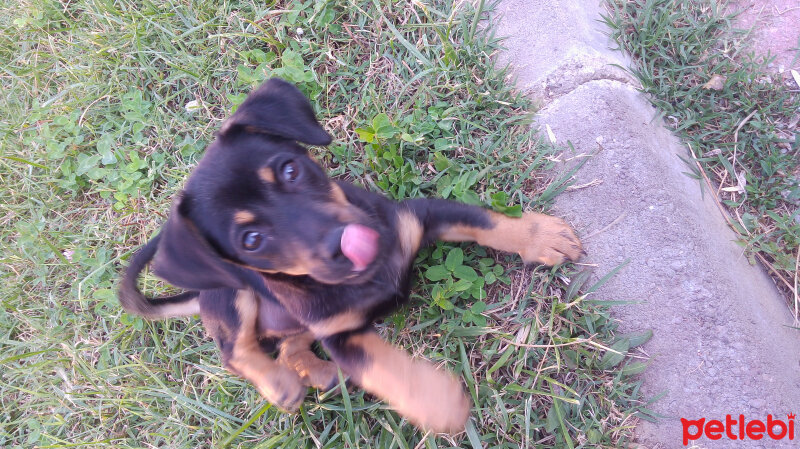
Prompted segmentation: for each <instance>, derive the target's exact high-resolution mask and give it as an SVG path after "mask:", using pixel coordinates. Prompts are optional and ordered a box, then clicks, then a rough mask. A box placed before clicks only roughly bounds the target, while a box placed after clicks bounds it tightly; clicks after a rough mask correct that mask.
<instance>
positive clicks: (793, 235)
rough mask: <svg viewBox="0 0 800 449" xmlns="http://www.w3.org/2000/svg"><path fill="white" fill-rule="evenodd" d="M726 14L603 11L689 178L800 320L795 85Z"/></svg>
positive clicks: (681, 2) (720, 9)
mask: <svg viewBox="0 0 800 449" xmlns="http://www.w3.org/2000/svg"><path fill="white" fill-rule="evenodd" d="M733 19H734V16H732V15H730V14H728V13H726V12H725V7H724V5H723V4H721V3H718V2H705V1H696V0H642V1H637V2H625V1H617V0H612V1H610V2H609V14H608V16H607V17H606V18H605V20H606V22H607V23H608V25H609V26H610V28H611V29H612V37H613V38H614V39H615V40H616V42H617V43H618V44H619V45H620V47H621V48H622V49H623V50H625V51H626V52H628V53H630V54H631V55H633V57H634V58H635V59H636V62H637V68H636V69H634V70H633V74H634V75H635V76H636V78H637V79H638V80H639V81H640V82H641V84H642V90H643V91H644V92H646V93H647V94H648V98H649V99H650V101H651V102H652V103H653V105H654V106H655V107H656V108H657V109H658V110H659V111H661V114H662V115H663V116H664V118H665V119H666V122H667V124H669V125H670V126H672V127H673V129H674V130H675V131H676V132H677V133H678V135H679V136H680V137H681V138H682V139H683V140H684V141H685V142H687V143H688V145H689V147H690V149H691V151H692V157H691V158H690V160H688V161H687V162H688V163H689V166H690V167H691V168H692V171H693V176H695V177H696V178H697V179H699V180H700V181H701V182H702V183H703V184H704V187H706V190H705V193H706V194H710V195H713V196H714V197H715V198H716V199H717V201H718V204H720V205H721V208H723V209H724V211H723V213H724V214H725V216H726V217H727V219H728V223H729V224H730V226H731V227H732V228H733V229H734V230H735V231H736V233H737V234H738V236H739V243H740V244H741V246H742V247H743V249H744V250H745V254H746V255H747V256H748V258H749V259H750V261H751V263H754V264H755V263H757V262H760V263H763V264H764V266H765V267H766V268H767V269H768V270H769V272H770V274H771V275H772V277H773V279H774V280H775V284H776V285H777V286H778V288H779V289H780V290H781V291H782V292H783V293H784V294H785V295H786V297H787V298H788V301H789V303H790V308H791V309H792V310H793V312H794V315H795V319H796V320H800V312H798V310H800V297H799V296H798V271H800V138H799V137H798V135H799V134H798V132H797V131H798V127H797V114H798V111H800V95H799V94H798V86H797V85H796V83H795V81H794V80H793V79H792V77H791V76H790V75H789V73H788V72H787V73H786V74H776V73H772V72H770V71H769V70H767V65H768V63H769V58H766V57H756V56H755V55H754V54H753V53H752V52H751V51H749V50H748V45H747V42H746V37H747V35H746V33H744V32H742V30H736V29H735V28H734V25H733V23H732V22H733Z"/></svg>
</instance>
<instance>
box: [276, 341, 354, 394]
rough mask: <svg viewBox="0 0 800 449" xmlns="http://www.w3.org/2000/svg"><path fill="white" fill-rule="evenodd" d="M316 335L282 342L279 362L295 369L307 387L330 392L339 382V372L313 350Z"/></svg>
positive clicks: (333, 365) (332, 364) (334, 365)
mask: <svg viewBox="0 0 800 449" xmlns="http://www.w3.org/2000/svg"><path fill="white" fill-rule="evenodd" d="M314 340H315V338H314V335H312V334H311V332H305V333H302V334H299V335H294V336H291V337H287V338H285V339H284V340H283V341H281V344H280V349H279V351H280V352H279V353H278V362H279V363H281V364H283V365H285V366H287V367H289V368H291V369H293V370H294V371H295V372H296V373H297V374H298V375H299V376H300V378H301V379H302V381H303V383H304V384H305V385H308V386H309V387H314V388H317V389H320V390H324V391H327V390H330V389H331V388H333V387H334V386H335V385H336V384H337V383H338V382H339V370H338V368H337V367H336V364H335V363H333V362H327V361H325V360H322V359H320V358H319V357H317V355H316V354H314V352H313V351H312V350H311V344H312V343H314Z"/></svg>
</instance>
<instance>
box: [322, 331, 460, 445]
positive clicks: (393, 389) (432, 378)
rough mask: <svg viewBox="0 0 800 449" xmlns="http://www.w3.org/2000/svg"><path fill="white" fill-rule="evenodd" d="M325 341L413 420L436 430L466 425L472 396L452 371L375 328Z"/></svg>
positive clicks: (355, 376)
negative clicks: (409, 350) (389, 339)
mask: <svg viewBox="0 0 800 449" xmlns="http://www.w3.org/2000/svg"><path fill="white" fill-rule="evenodd" d="M322 344H323V346H324V347H325V349H326V350H327V351H328V353H329V354H330V355H331V356H332V357H333V359H334V360H335V361H336V363H337V364H339V366H340V367H341V368H342V370H343V371H344V372H345V373H347V374H348V375H349V376H350V379H351V380H352V381H353V382H354V383H355V384H357V385H360V386H361V387H362V388H364V390H366V391H368V392H370V393H372V394H374V395H375V396H378V397H379V398H381V399H383V400H384V401H386V402H387V403H388V404H389V405H390V406H391V407H392V408H394V409H395V410H397V412H398V413H400V414H401V415H403V416H404V417H406V418H408V420H409V421H411V422H412V423H414V424H416V425H418V426H420V427H422V428H424V429H429V430H432V431H434V432H445V433H457V432H460V431H462V430H463V429H464V426H465V424H466V422H467V418H468V417H469V411H470V401H469V399H468V398H467V395H466V394H465V393H464V389H463V387H462V386H461V382H459V381H458V379H456V378H455V377H454V376H453V375H452V374H450V373H448V372H446V371H444V370H439V369H436V368H435V367H434V366H433V365H432V364H431V363H429V362H427V361H425V360H414V359H412V358H411V357H410V356H409V355H408V354H407V353H405V352H404V351H401V350H400V349H398V348H395V347H394V346H392V345H390V344H389V343H387V342H385V341H383V340H382V339H381V338H380V337H379V336H378V334H377V333H375V332H374V331H373V330H366V331H356V332H347V333H341V334H336V335H333V336H330V337H327V338H325V339H323V340H322Z"/></svg>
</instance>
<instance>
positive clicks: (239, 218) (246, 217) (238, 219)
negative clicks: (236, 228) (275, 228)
mask: <svg viewBox="0 0 800 449" xmlns="http://www.w3.org/2000/svg"><path fill="white" fill-rule="evenodd" d="M233 221H234V223H236V224H247V223H252V222H254V221H256V216H255V214H253V213H252V212H250V211H247V210H237V211H236V213H234V214H233Z"/></svg>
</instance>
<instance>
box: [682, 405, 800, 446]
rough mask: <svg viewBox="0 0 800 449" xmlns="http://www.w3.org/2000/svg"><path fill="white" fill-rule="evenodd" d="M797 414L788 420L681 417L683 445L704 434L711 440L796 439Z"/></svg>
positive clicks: (740, 416)
mask: <svg viewBox="0 0 800 449" xmlns="http://www.w3.org/2000/svg"><path fill="white" fill-rule="evenodd" d="M796 416H797V415H795V414H793V413H789V414H788V415H786V420H782V419H780V417H779V416H772V415H767V419H766V422H765V421H762V420H760V419H746V418H745V417H744V415H739V416H738V417H733V416H731V415H725V420H724V421H723V420H718V419H710V420H708V421H706V418H700V419H695V420H690V419H686V418H681V424H682V425H683V445H684V446H688V445H689V441H695V440H698V439H700V437H702V436H704V435H705V437H706V438H708V439H709V440H721V439H723V438H725V439H728V440H732V441H734V440H760V439H762V438H766V439H773V440H775V441H778V440H789V441H794V439H795V431H794V426H795V419H796Z"/></svg>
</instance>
